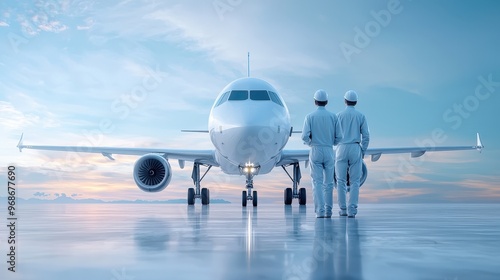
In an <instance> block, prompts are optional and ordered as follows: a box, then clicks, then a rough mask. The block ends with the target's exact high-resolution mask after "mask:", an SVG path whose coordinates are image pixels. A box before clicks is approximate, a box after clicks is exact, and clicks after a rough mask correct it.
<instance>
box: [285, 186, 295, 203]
mask: <svg viewBox="0 0 500 280" xmlns="http://www.w3.org/2000/svg"><path fill="white" fill-rule="evenodd" d="M292 199H293V194H292V188H286V189H285V205H291V204H292Z"/></svg>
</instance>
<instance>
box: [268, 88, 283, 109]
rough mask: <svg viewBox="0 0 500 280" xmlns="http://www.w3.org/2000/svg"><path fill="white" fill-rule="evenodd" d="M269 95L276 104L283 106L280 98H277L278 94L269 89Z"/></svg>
mask: <svg viewBox="0 0 500 280" xmlns="http://www.w3.org/2000/svg"><path fill="white" fill-rule="evenodd" d="M269 95H270V96H271V100H272V101H273V102H274V103H276V104H278V105H280V106H283V103H282V102H281V100H280V98H279V96H278V94H277V93H276V92H272V91H270V92H269Z"/></svg>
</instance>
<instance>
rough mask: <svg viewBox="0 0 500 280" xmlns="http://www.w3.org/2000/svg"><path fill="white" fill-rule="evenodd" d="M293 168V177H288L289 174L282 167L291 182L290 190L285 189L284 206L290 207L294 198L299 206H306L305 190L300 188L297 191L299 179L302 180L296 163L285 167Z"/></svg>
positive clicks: (284, 167)
mask: <svg viewBox="0 0 500 280" xmlns="http://www.w3.org/2000/svg"><path fill="white" fill-rule="evenodd" d="M290 165H291V166H293V177H292V176H290V173H288V171H287V170H286V166H284V165H282V166H281V167H283V170H285V172H286V174H287V175H288V177H289V178H290V180H292V183H293V184H292V188H286V189H285V205H291V204H292V200H293V199H294V198H298V199H299V205H306V202H307V201H306V197H307V196H306V189H305V188H300V189H299V183H300V178H302V175H301V173H300V166H299V163H298V162H294V163H292V164H289V165H287V166H290Z"/></svg>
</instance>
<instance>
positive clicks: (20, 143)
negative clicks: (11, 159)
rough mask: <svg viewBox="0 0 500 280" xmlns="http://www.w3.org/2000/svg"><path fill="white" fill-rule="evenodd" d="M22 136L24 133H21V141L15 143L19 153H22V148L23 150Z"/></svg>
mask: <svg viewBox="0 0 500 280" xmlns="http://www.w3.org/2000/svg"><path fill="white" fill-rule="evenodd" d="M23 136H24V133H21V139H19V143H17V147H18V148H19V152H22V151H23V148H24V145H23Z"/></svg>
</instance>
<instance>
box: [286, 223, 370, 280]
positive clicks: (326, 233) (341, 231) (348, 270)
mask: <svg viewBox="0 0 500 280" xmlns="http://www.w3.org/2000/svg"><path fill="white" fill-rule="evenodd" d="M290 266H291V268H290V269H287V268H285V270H284V271H285V275H284V276H283V279H363V272H362V266H361V251H360V246H359V234H358V221H357V220H355V219H347V218H340V219H317V220H316V222H315V234H314V242H313V249H312V253H311V256H309V257H306V258H304V259H302V260H301V261H300V262H299V263H293V264H290ZM309 275H310V276H309Z"/></svg>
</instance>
